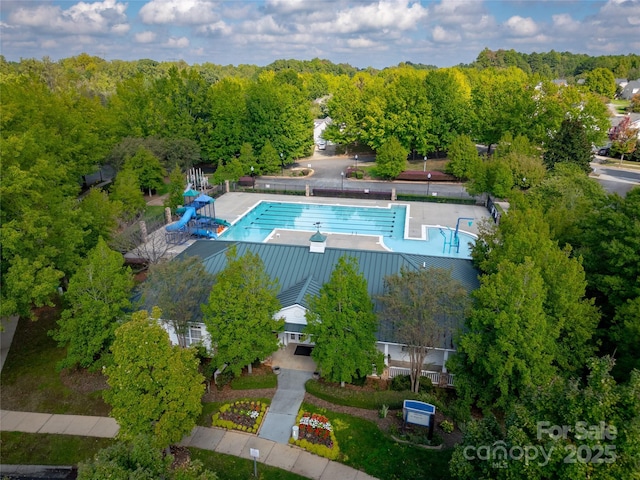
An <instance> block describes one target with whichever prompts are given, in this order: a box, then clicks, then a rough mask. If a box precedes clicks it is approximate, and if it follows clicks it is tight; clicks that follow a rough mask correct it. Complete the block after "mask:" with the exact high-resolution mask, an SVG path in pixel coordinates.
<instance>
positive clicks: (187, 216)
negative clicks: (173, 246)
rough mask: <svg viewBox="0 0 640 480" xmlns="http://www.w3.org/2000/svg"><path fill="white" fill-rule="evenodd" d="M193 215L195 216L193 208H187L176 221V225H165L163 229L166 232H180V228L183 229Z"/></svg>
mask: <svg viewBox="0 0 640 480" xmlns="http://www.w3.org/2000/svg"><path fill="white" fill-rule="evenodd" d="M195 214H196V209H195V208H193V207H187V208H186V210H185V212H184V215H182V217H180V220H178V221H177V222H176V223H172V224H171V225H167V226H166V227H165V229H166V230H167V232H175V231H177V230H181V229H182V228H184V227H185V225H186V224H187V223H189V220H191V218H192V217H194V216H195Z"/></svg>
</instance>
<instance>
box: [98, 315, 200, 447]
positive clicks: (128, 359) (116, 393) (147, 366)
mask: <svg viewBox="0 0 640 480" xmlns="http://www.w3.org/2000/svg"><path fill="white" fill-rule="evenodd" d="M160 316H161V312H160V310H159V309H158V308H154V310H153V312H152V314H151V316H149V313H148V312H147V311H145V310H141V311H138V312H135V313H134V314H133V316H132V319H131V321H129V322H127V323H124V324H123V325H121V326H120V327H119V328H118V329H117V330H116V339H115V341H114V342H113V345H112V347H111V351H112V352H113V365H111V366H108V367H107V368H106V370H105V373H106V375H107V382H108V384H109V386H110V387H111V388H110V389H109V390H106V391H105V392H104V397H105V400H106V401H107V402H108V403H109V404H110V405H111V416H113V418H115V419H116V421H117V422H118V424H119V425H120V433H119V435H120V436H121V437H122V438H123V439H125V440H126V439H132V438H135V437H136V436H138V435H151V436H152V437H153V439H152V442H153V445H154V446H155V447H158V448H165V447H167V446H169V445H170V444H172V443H176V442H179V441H180V440H181V439H182V438H183V437H184V436H185V435H188V434H189V433H191V431H192V430H193V427H195V425H196V419H197V418H198V416H199V415H200V413H201V411H202V404H201V403H200V400H201V398H202V395H203V393H204V383H203V381H204V378H203V377H202V375H201V374H200V373H198V360H197V359H196V356H195V350H193V349H187V348H181V347H179V346H177V345H176V346H172V345H171V342H170V341H169V336H168V334H167V332H166V331H165V330H164V329H163V328H162V327H161V326H160V324H159V323H158V321H159V318H160Z"/></svg>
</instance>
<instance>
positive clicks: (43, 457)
mask: <svg viewBox="0 0 640 480" xmlns="http://www.w3.org/2000/svg"><path fill="white" fill-rule="evenodd" d="M0 441H2V463H6V464H8V465H61V466H62V465H77V464H78V462H82V461H84V460H86V459H89V458H91V457H93V456H94V455H95V454H96V453H98V451H99V450H101V449H103V448H107V447H108V446H110V445H112V444H113V443H114V442H115V440H113V439H111V438H90V437H79V436H76V435H53V434H48V433H22V432H0Z"/></svg>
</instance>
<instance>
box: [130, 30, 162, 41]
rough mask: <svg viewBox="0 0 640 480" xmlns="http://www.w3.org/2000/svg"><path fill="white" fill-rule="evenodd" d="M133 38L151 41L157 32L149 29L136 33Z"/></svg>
mask: <svg viewBox="0 0 640 480" xmlns="http://www.w3.org/2000/svg"><path fill="white" fill-rule="evenodd" d="M133 38H134V39H135V41H136V42H138V43H151V42H153V41H154V40H155V39H156V33H155V32H151V31H149V30H147V31H145V32H140V33H136V34H135V35H134V36H133Z"/></svg>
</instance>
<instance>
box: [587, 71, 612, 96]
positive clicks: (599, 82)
mask: <svg viewBox="0 0 640 480" xmlns="http://www.w3.org/2000/svg"><path fill="white" fill-rule="evenodd" d="M584 86H585V87H586V88H588V89H589V90H591V91H592V92H593V93H596V94H598V95H602V96H603V97H606V98H608V99H611V98H613V97H614V96H615V94H616V79H615V77H614V76H613V73H612V72H611V70H609V69H608V68H595V69H593V70H591V71H590V72H588V73H587V74H586V75H585V79H584Z"/></svg>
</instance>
